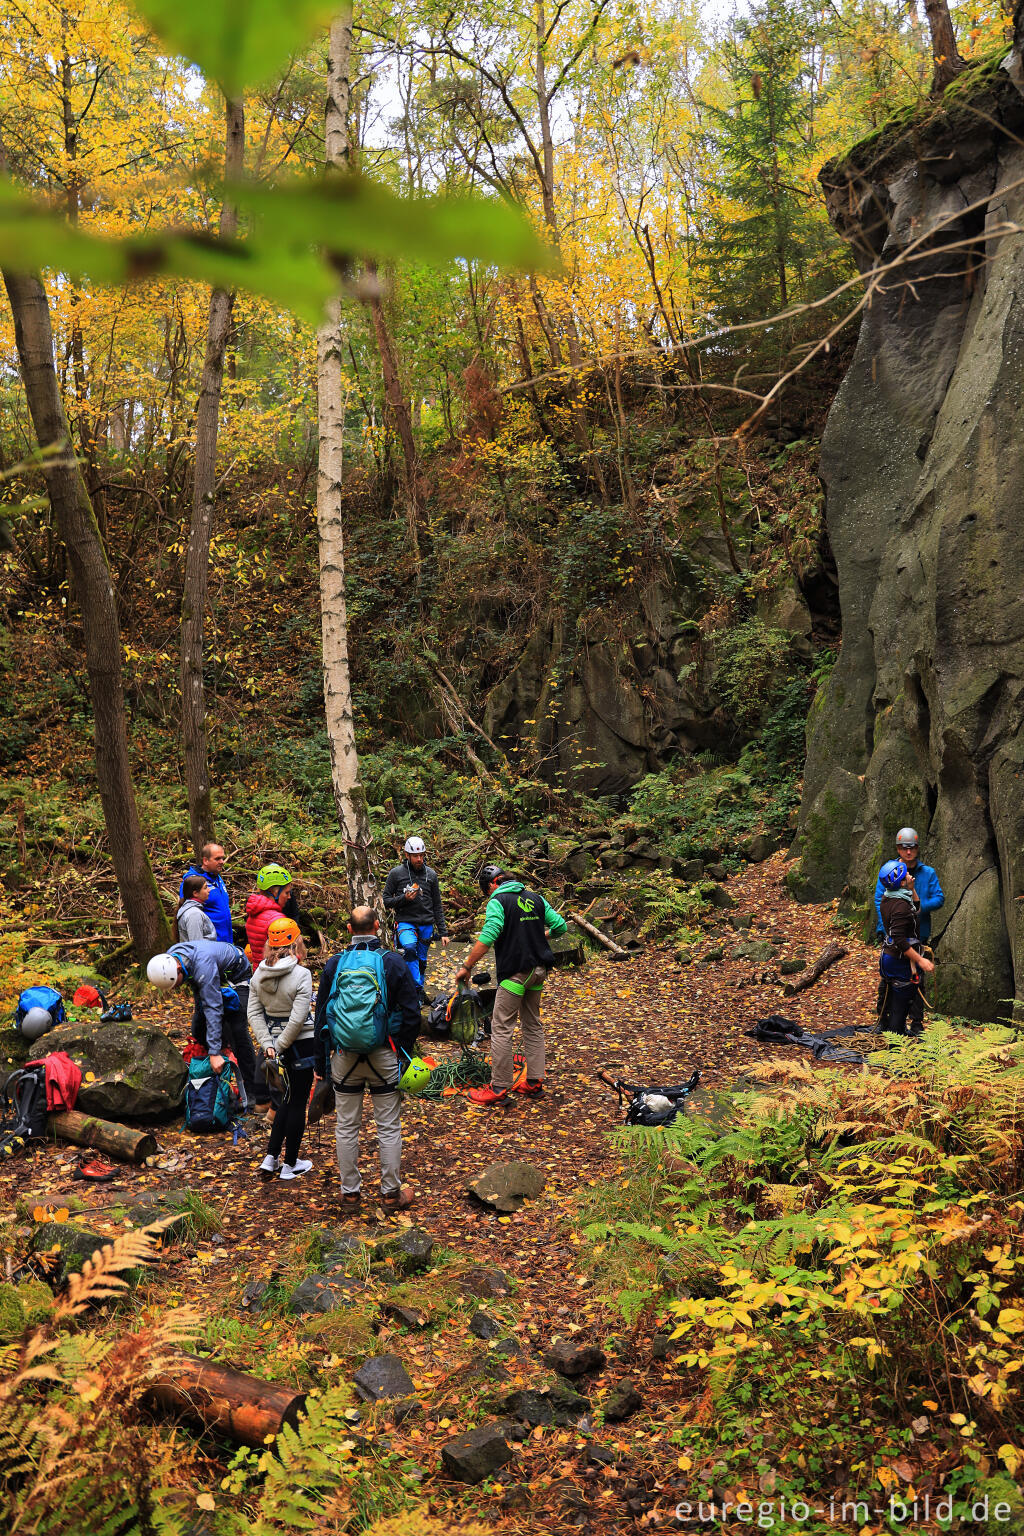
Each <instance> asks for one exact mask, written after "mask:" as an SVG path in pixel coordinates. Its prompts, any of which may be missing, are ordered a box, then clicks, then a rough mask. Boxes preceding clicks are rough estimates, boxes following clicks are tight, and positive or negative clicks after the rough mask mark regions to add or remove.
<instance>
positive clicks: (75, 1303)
mask: <svg viewBox="0 0 1024 1536" xmlns="http://www.w3.org/2000/svg"><path fill="white" fill-rule="evenodd" d="M176 1220H177V1217H176V1216H173V1215H172V1216H165V1217H163V1219H162V1220H160V1221H154V1222H152V1223H150V1225H149V1226H148V1227H140V1228H139V1230H138V1231H132V1232H122V1233H121V1235H120V1236H119V1237H116V1238H115V1239H114V1241H113V1242H112V1243H107V1244H106V1246H105V1247H103V1248H97V1249H96V1252H95V1253H94V1254H93V1256H92V1258H91V1259H86V1261H85V1263H84V1264H83V1265H82V1269H81V1273H80V1274H77V1275H69V1276H68V1283H67V1287H66V1289H65V1291H64V1294H63V1295H62V1296H58V1298H57V1300H56V1302H55V1304H54V1309H53V1315H54V1318H55V1319H61V1318H66V1317H76V1316H78V1314H79V1313H81V1312H84V1311H85V1310H86V1308H87V1307H90V1306H92V1305H93V1304H94V1303H95V1302H97V1301H108V1300H110V1298H111V1297H113V1296H119V1295H120V1294H121V1293H122V1292H123V1291H126V1290H127V1289H128V1282H127V1281H126V1280H122V1279H121V1275H122V1274H123V1273H124V1271H125V1270H129V1269H139V1268H140V1267H141V1266H142V1265H145V1264H152V1263H154V1262H155V1260H156V1258H157V1254H156V1252H155V1247H156V1239H157V1238H158V1237H159V1236H160V1234H161V1233H162V1232H163V1231H164V1230H165V1229H166V1228H167V1227H169V1226H171V1225H172V1223H173V1222H174V1221H176Z"/></svg>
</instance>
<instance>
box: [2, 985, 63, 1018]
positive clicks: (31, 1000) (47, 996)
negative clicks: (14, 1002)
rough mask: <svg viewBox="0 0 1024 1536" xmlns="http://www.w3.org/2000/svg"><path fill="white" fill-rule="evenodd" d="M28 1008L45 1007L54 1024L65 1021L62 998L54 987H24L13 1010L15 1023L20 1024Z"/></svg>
mask: <svg viewBox="0 0 1024 1536" xmlns="http://www.w3.org/2000/svg"><path fill="white" fill-rule="evenodd" d="M30 1008H45V1009H46V1012H47V1013H48V1014H49V1015H50V1018H51V1019H52V1020H53V1022H54V1024H64V1023H66V1022H67V1014H66V1013H65V1012H64V999H63V998H62V997H61V995H60V993H59V992H58V991H57V989H56V988H55V987H26V988H25V990H24V992H23V993H22V994H21V996H20V997H19V998H18V1006H17V1008H16V1009H15V1010H14V1022H15V1025H20V1024H21V1021H22V1019H23V1018H24V1017H25V1015H26V1013H28V1011H29V1009H30Z"/></svg>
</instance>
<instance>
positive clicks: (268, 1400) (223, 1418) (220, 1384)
mask: <svg viewBox="0 0 1024 1536" xmlns="http://www.w3.org/2000/svg"><path fill="white" fill-rule="evenodd" d="M145 1400H146V1402H147V1405H148V1406H149V1407H150V1408H159V1409H160V1410H162V1411H163V1412H164V1413H169V1414H177V1415H180V1416H181V1417H182V1418H185V1419H189V1420H191V1422H192V1423H193V1424H198V1425H199V1426H200V1427H201V1428H203V1429H212V1430H216V1431H217V1432H218V1433H219V1434H222V1435H225V1436H226V1437H227V1438H228V1439H229V1440H233V1441H234V1442H235V1444H236V1445H251V1446H254V1447H256V1448H257V1449H262V1448H263V1446H264V1445H265V1444H266V1441H267V1437H268V1435H277V1434H280V1432H281V1429H282V1428H283V1427H284V1425H285V1424H290V1425H292V1427H293V1428H294V1426H295V1424H296V1423H297V1421H298V1418H299V1415H300V1414H301V1412H302V1410H303V1408H304V1407H305V1403H306V1394H305V1392H296V1391H294V1390H293V1389H292V1388H291V1387H286V1386H282V1385H281V1384H280V1383H279V1382H274V1381H261V1380H260V1379H259V1377H257V1376H244V1375H243V1374H242V1372H241V1371H236V1370H234V1369H232V1367H231V1366H230V1365H220V1364H218V1363H217V1362H215V1361H213V1360H201V1359H200V1358H199V1357H198V1355H178V1356H176V1357H175V1358H174V1360H173V1361H171V1363H170V1364H169V1365H168V1366H167V1367H166V1369H165V1370H163V1371H161V1373H160V1375H159V1376H158V1377H157V1378H156V1380H155V1381H154V1382H153V1383H152V1384H151V1385H150V1386H149V1387H148V1388H147V1389H146V1393H145Z"/></svg>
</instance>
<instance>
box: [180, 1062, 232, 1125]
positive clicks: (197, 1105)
mask: <svg viewBox="0 0 1024 1536" xmlns="http://www.w3.org/2000/svg"><path fill="white" fill-rule="evenodd" d="M241 1113H242V1105H241V1095H240V1094H239V1091H238V1080H237V1078H236V1077H235V1069H234V1067H233V1065H232V1063H231V1062H230V1061H225V1063H224V1065H223V1067H222V1068H221V1070H220V1072H219V1073H218V1072H215V1071H214V1070H213V1068H212V1067H211V1066H210V1058H209V1056H195V1057H193V1059H192V1060H191V1061H190V1062H189V1064H188V1077H187V1078H186V1081H185V1124H186V1125H187V1126H188V1128H189V1130H190V1131H194V1132H195V1133H196V1134H197V1135H200V1136H202V1135H210V1134H211V1133H213V1132H216V1131H229V1130H231V1129H232V1127H233V1125H234V1123H235V1121H236V1120H237V1119H238V1117H239V1115H240V1114H241Z"/></svg>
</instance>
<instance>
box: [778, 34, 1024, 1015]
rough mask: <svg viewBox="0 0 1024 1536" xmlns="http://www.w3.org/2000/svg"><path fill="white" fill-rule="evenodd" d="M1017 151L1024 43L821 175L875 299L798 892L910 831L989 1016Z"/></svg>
mask: <svg viewBox="0 0 1024 1536" xmlns="http://www.w3.org/2000/svg"><path fill="white" fill-rule="evenodd" d="M1018 25H1019V23H1018ZM1022 144H1024V71H1022V69H1021V53H1020V47H1019V43H1018V44H1016V45H1015V46H1014V48H1013V50H1012V51H1011V52H1010V53H1009V54H1008V56H1007V57H1006V58H1005V59H1002V60H999V61H996V60H990V61H989V62H988V63H987V64H985V65H983V66H975V67H974V68H972V70H971V71H970V72H969V73H968V75H966V76H963V77H961V78H960V79H959V80H958V81H957V82H956V83H955V85H954V86H953V87H952V88H951V89H950V91H949V92H947V93H946V95H945V96H944V97H943V98H942V100H941V102H940V103H939V104H937V105H936V107H935V108H934V109H933V110H932V111H931V112H929V113H928V114H926V115H925V116H924V117H923V118H922V117H919V118H918V119H917V120H916V121H913V122H910V123H908V124H905V125H903V126H902V128H899V129H892V130H890V131H888V132H886V133H883V134H882V135H880V136H878V137H877V138H876V139H875V140H873V141H868V142H866V143H864V144H862V145H860V146H858V147H857V148H856V149H854V150H853V151H851V152H850V154H849V155H847V156H846V157H845V158H843V159H842V160H839V161H834V162H832V163H830V164H829V165H827V166H826V167H825V168H824V169H823V171H822V173H821V179H822V183H823V186H824V189H825V195H826V199H827V202H828V207H829V212H830V215H831V217H832V219H833V222H834V223H835V225H836V227H837V228H838V229H839V230H840V231H841V233H842V234H843V235H844V236H845V237H846V238H847V239H848V240H849V241H850V242H851V244H852V246H853V248H854V250H855V252H856V254H857V259H858V263H859V265H860V267H861V271H862V273H864V274H865V279H866V284H865V286H866V291H867V292H868V294H869V296H870V297H869V302H868V303H867V306H866V308H865V311H864V315H863V320H862V324H861V330H860V336H859V341H858V345H857V349H856V353H855V355H854V360H853V363H852V366H851V368H850V371H849V373H848V374H847V376H846V378H845V380H844V382H843V384H842V386H841V388H840V391H839V393H838V395H837V397H836V400H835V402H834V404H833V407H832V411H831V414H830V417H829V421H828V426H827V430H826V434H825V438H824V441H823V444H822V478H823V480H824V483H825V487H826V517H827V524H828V532H829V538H830V541H831V546H832V550H833V553H834V555H835V559H836V564H837V568H838V574H839V592H840V605H841V609H842V623H843V641H842V648H841V651H840V655H839V659H838V661H837V663H836V666H835V669H834V671H833V673H832V676H831V679H830V682H829V684H828V686H827V687H826V688H825V690H824V691H823V692H822V693H820V694H819V696H818V698H817V700H816V701H815V706H814V708H813V710H812V713H811V718H810V719H809V721H808V732H807V737H808V760H807V769H806V775H805V786H804V800H803V805H802V808H801V816H800V823H799V830H798V846H799V849H800V852H801V861H800V865H799V866H798V869H797V874H796V880H795V888H796V890H797V894H799V895H802V896H804V897H805V898H807V899H811V900H813V899H821V898H827V897H830V896H834V895H838V894H841V893H843V892H844V891H848V892H851V893H852V894H853V895H854V896H855V897H857V898H858V899H861V900H863V901H864V902H865V903H866V902H867V901H868V900H869V899H870V895H871V892H872V890H873V886H874V881H875V876H876V873H877V869H878V865H879V862H880V860H881V859H882V858H883V857H887V856H889V855H890V853H891V850H892V844H893V834H894V832H895V830H896V828H897V827H899V826H900V825H902V824H904V823H907V822H910V823H912V824H913V825H914V826H916V827H917V828H918V829H919V830H920V832H921V834H922V838H923V840H924V845H925V857H926V859H927V860H928V862H929V863H933V864H934V865H935V866H936V867H937V869H938V871H939V875H940V878H941V880H942V884H943V886H944V889H945V892H946V905H945V909H944V911H943V912H942V913H941V914H939V918H940V920H939V921H938V922H937V924H936V931H937V933H938V934H939V935H940V941H939V948H938V952H937V954H938V959H939V962H940V963H939V970H938V973H937V977H936V991H937V995H938V999H939V1001H940V1002H941V1003H942V1004H943V1005H944V1006H946V1007H948V1008H950V1009H951V1010H953V1011H957V1012H961V1013H965V1014H968V1015H970V1016H974V1017H979V1018H993V1017H997V1016H999V1015H1000V1014H1003V1015H1005V1013H1006V1011H1007V1010H1006V1007H1005V1004H1004V1003H1003V1002H1002V1000H1004V999H1009V998H1012V997H1014V995H1015V993H1016V990H1017V989H1018V988H1020V987H1021V985H1022V983H1024V900H1021V897H1022V896H1024V777H1022V766H1024V413H1022V405H1024V235H1022V234H1021V233H1020V232H1019V229H1018V226H1024V147H1022Z"/></svg>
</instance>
